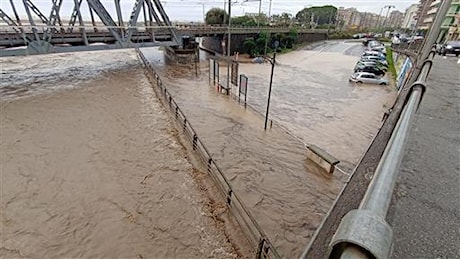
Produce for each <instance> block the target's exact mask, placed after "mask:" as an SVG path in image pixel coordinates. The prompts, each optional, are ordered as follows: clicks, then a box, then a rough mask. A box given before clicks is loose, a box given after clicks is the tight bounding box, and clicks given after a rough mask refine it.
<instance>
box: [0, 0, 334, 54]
mask: <svg viewBox="0 0 460 260" xmlns="http://www.w3.org/2000/svg"><path fill="white" fill-rule="evenodd" d="M37 1H38V0H35V2H37ZM49 1H50V2H51V8H50V10H40V8H38V7H37V6H36V5H35V4H34V3H33V1H32V0H9V3H10V9H9V10H8V12H5V11H4V10H2V9H1V8H0V18H1V21H0V56H12V55H27V54H44V53H56V52H69V51H88V50H103V49H114V48H136V47H151V46H179V45H181V36H183V35H189V36H223V35H224V34H226V33H227V32H228V27H226V26H223V27H220V26H203V25H182V26H175V25H173V24H172V23H171V21H170V20H169V17H168V15H167V14H166V12H165V10H164V8H163V6H162V4H161V2H160V0H136V1H134V4H133V6H132V7H131V9H130V10H132V11H131V14H130V16H129V20H126V19H124V17H123V12H122V6H121V4H120V0H113V4H112V3H111V1H110V2H109V1H107V0H106V1H102V2H101V0H66V1H65V3H64V0H49ZM69 3H70V4H71V5H73V8H72V12H71V13H66V12H65V11H64V9H66V10H69V8H62V6H63V4H69ZM7 5H8V4H7V3H5V5H4V7H5V8H6V7H7ZM19 8H21V10H24V11H25V13H26V14H27V19H25V20H24V19H20V16H19V14H18V9H19ZM123 8H124V9H126V3H123ZM42 9H43V8H42ZM110 10H112V13H111V12H110ZM45 13H46V14H48V15H45ZM69 17H70V18H69ZM63 18H65V19H63ZM262 30H265V31H270V32H271V33H287V32H289V30H290V28H287V27H267V28H264V27H232V28H231V33H232V35H235V34H247V35H250V34H256V33H259V32H260V31H262ZM299 33H312V34H316V33H320V34H325V33H326V30H321V29H320V30H311V29H300V30H299Z"/></svg>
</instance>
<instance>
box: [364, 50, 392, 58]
mask: <svg viewBox="0 0 460 260" xmlns="http://www.w3.org/2000/svg"><path fill="white" fill-rule="evenodd" d="M365 56H375V57H379V58H381V59H386V55H385V54H383V53H381V52H379V51H365V52H363V55H361V57H365Z"/></svg>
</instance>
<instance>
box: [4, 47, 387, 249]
mask: <svg viewBox="0 0 460 260" xmlns="http://www.w3.org/2000/svg"><path fill="white" fill-rule="evenodd" d="M350 48H356V45H352V44H349V45H347V44H344V43H338V44H335V45H331V46H329V47H328V46H326V47H324V48H321V50H319V51H318V50H316V51H309V50H299V51H296V52H292V53H289V54H284V55H279V56H278V58H277V61H278V63H277V65H276V67H275V77H274V82H273V92H272V99H271V102H272V103H271V109H270V119H272V120H274V121H275V122H276V123H275V124H273V127H272V128H269V129H268V130H267V131H264V129H263V125H264V118H263V114H264V113H265V106H266V100H267V91H268V80H269V76H270V74H269V73H270V65H269V64H262V65H256V64H241V66H240V71H239V72H240V73H243V74H246V75H247V76H248V77H249V86H248V104H249V105H250V107H251V108H246V109H245V108H244V106H242V105H241V104H239V103H238V102H237V101H236V100H235V99H234V97H229V96H225V95H222V94H220V93H218V92H217V91H216V89H215V88H214V87H213V86H211V85H209V83H208V71H207V64H208V63H207V61H202V62H201V64H200V65H199V66H198V70H195V67H194V66H193V65H173V64H169V63H168V62H167V61H166V60H165V59H164V57H163V53H162V52H161V51H160V50H158V49H157V48H149V49H143V52H144V54H145V55H146V56H147V58H148V59H149V60H150V61H151V62H152V63H153V64H154V65H155V67H156V69H157V71H158V73H159V74H160V75H161V77H162V78H163V82H164V83H165V85H166V87H167V88H168V90H169V91H170V92H171V93H172V95H173V97H174V99H175V100H176V101H177V103H178V105H179V106H180V107H181V109H182V111H184V113H185V115H186V116H187V118H188V120H189V122H191V124H192V126H193V127H194V129H195V130H196V132H197V134H198V137H199V138H200V139H201V140H202V142H203V143H204V144H205V145H206V146H207V148H208V149H209V151H210V153H211V155H212V156H213V158H214V159H215V161H216V162H217V164H218V165H219V167H220V168H221V169H222V170H223V172H224V174H225V175H226V177H227V178H228V179H229V180H230V182H231V184H232V186H233V187H234V190H235V192H236V194H237V195H239V196H240V197H241V198H242V200H243V203H245V205H246V206H247V207H248V209H249V210H250V212H251V213H252V214H253V215H254V216H255V219H256V220H257V222H258V223H259V224H260V226H261V228H262V229H263V230H264V232H266V233H267V235H268V237H269V239H270V241H271V242H272V243H273V244H274V245H275V247H276V248H277V250H278V252H279V253H280V254H281V256H282V257H286V258H296V257H298V256H299V255H300V254H301V252H302V251H303V250H304V249H305V247H306V245H307V244H308V242H309V240H310V238H311V237H312V236H313V234H314V232H315V230H316V229H317V228H318V226H319V225H320V222H321V220H322V218H323V217H324V216H325V214H326V212H327V211H328V210H329V208H330V206H331V205H332V203H333V201H334V199H335V197H336V196H337V194H338V192H339V191H340V189H341V187H342V186H343V184H344V182H345V181H346V179H347V177H348V173H350V172H351V170H352V169H353V167H354V166H355V165H356V163H357V162H358V160H359V158H360V156H361V155H362V153H363V152H364V151H365V149H366V147H367V145H368V144H369V142H370V140H371V139H372V138H373V136H374V135H375V133H377V130H378V128H379V127H380V119H381V116H382V114H383V112H384V111H385V110H386V108H387V107H388V106H390V105H391V102H392V101H393V100H394V98H395V96H396V92H395V91H394V90H393V89H392V88H391V87H380V86H360V87H357V86H353V85H350V84H349V83H348V81H347V80H348V76H349V75H350V73H351V70H352V67H353V65H354V63H355V62H356V60H357V57H355V56H352V55H346V54H344V53H347V52H349V50H351V49H350ZM348 54H349V53H348ZM45 57H46V59H40V56H31V57H13V58H2V60H1V65H2V69H1V75H2V82H0V109H1V118H0V119H1V125H0V137H1V142H0V145H1V146H0V156H1V157H0V161H1V185H2V186H1V193H2V194H1V195H2V201H1V212H0V216H1V228H2V229H1V243H2V244H1V246H0V255H1V256H6V257H27V258H42V257H49V258H72V257H86V258H92V257H95V258H96V257H97V258H99V257H106V258H118V257H123V258H135V257H149V258H190V257H194V258H195V257H199V258H207V257H213V258H234V257H252V256H251V255H245V254H244V253H242V251H241V250H239V246H240V245H238V242H240V243H241V242H242V241H244V240H243V239H242V238H241V240H239V241H235V239H229V236H228V235H227V234H228V230H226V228H225V227H224V226H223V225H222V223H221V220H220V219H219V218H216V214H219V213H216V211H219V210H216V209H215V206H216V205H215V203H213V202H214V200H215V199H216V198H217V197H218V195H217V194H214V193H212V192H210V191H208V192H204V190H206V189H203V188H202V186H201V183H200V182H199V180H197V179H196V176H197V175H201V174H197V171H199V170H198V169H196V168H195V167H194V165H193V164H192V163H191V161H190V160H189V159H188V157H187V156H188V155H187V152H186V151H185V150H184V149H185V148H184V146H182V145H181V143H180V142H179V139H178V138H177V134H178V132H177V131H176V130H175V129H174V127H173V125H172V124H171V121H170V120H172V119H170V117H169V116H168V114H167V113H166V111H165V109H164V108H163V107H162V106H161V103H160V102H159V101H158V99H157V98H156V96H155V95H154V94H153V91H152V89H151V86H150V84H149V83H148V82H147V80H146V77H145V75H144V74H143V70H142V68H141V67H140V62H139V60H138V59H137V57H136V54H135V52H134V50H119V51H109V52H90V53H85V52H82V53H68V54H59V55H47V56H45ZM203 57H204V56H202V60H203ZM222 65H223V64H222ZM226 71H227V70H226V68H225V67H224V66H222V67H221V74H222V81H224V82H223V84H224V85H225V84H226V78H225V77H226ZM196 72H198V73H196ZM234 93H235V92H234ZM280 126H281V127H280ZM307 144H315V145H318V146H320V147H321V148H323V149H325V150H326V151H328V152H329V153H331V154H332V155H333V156H335V157H337V158H338V159H339V160H340V161H341V163H340V164H339V167H340V168H341V171H336V173H334V175H328V174H325V173H324V172H322V171H321V170H319V169H318V168H317V167H315V165H313V164H312V163H311V162H310V161H307V160H306V148H305V146H306V145H307ZM210 205H214V207H210ZM217 208H218V209H220V210H222V208H223V206H222V205H220V206H219V205H217ZM236 240H238V239H236ZM229 241H231V242H229Z"/></svg>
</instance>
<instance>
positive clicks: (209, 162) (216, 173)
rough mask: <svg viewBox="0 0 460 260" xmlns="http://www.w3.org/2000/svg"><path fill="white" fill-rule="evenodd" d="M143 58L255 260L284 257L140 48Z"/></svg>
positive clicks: (151, 78)
mask: <svg viewBox="0 0 460 260" xmlns="http://www.w3.org/2000/svg"><path fill="white" fill-rule="evenodd" d="M136 52H137V53H138V55H139V57H140V58H141V60H142V62H143V63H144V65H145V67H146V69H147V71H148V78H149V81H150V82H151V83H152V85H153V86H154V89H155V91H156V93H157V94H158V97H159V98H160V99H161V97H162V98H163V99H164V102H165V105H166V106H167V107H169V109H170V111H171V113H172V114H173V117H174V118H175V119H176V120H177V122H178V123H179V125H180V126H181V128H182V132H183V133H184V136H185V137H186V138H187V140H188V141H189V142H190V144H191V146H192V149H193V151H194V152H195V154H196V155H197V156H198V158H200V160H201V161H202V162H203V163H204V164H205V165H206V166H207V173H208V174H209V176H210V177H211V178H212V179H213V181H214V183H215V184H216V186H217V188H218V190H219V191H220V192H221V194H222V195H223V197H224V198H225V199H226V205H227V208H228V209H229V210H230V212H231V213H232V214H233V216H234V217H235V219H236V221H237V222H238V224H239V225H240V227H241V229H242V230H243V232H244V233H245V235H246V236H247V238H248V241H249V242H250V243H251V246H252V248H253V249H254V251H255V256H254V257H255V258H280V255H279V254H278V253H277V251H276V249H275V248H274V247H273V245H272V244H271V243H270V241H269V239H268V237H267V236H266V235H265V233H264V232H263V230H262V228H261V227H260V226H259V224H258V223H257V221H256V220H255V219H254V217H253V216H252V214H251V213H250V212H249V210H248V209H247V208H246V206H245V205H244V204H243V202H242V200H241V199H240V198H239V197H238V196H237V195H236V194H235V192H234V190H233V188H232V186H231V185H230V182H229V181H228V179H227V178H226V177H225V175H224V174H223V173H222V171H221V170H220V168H219V166H217V164H216V162H215V161H214V159H213V158H212V157H211V154H210V153H209V151H208V149H207V148H206V146H205V145H204V144H203V142H201V140H200V139H199V138H198V135H197V133H196V131H195V130H194V129H193V127H192V125H191V124H190V121H189V120H188V119H187V118H186V116H185V115H184V113H183V112H182V110H181V109H180V108H179V106H178V105H177V103H176V101H175V100H174V99H173V97H172V96H171V94H170V93H169V91H168V90H167V89H166V87H165V86H164V84H163V82H162V81H161V79H160V76H159V75H158V74H157V73H156V72H155V69H154V68H153V66H152V65H151V64H150V62H149V61H148V60H147V59H146V58H145V56H144V54H143V53H142V51H140V50H139V49H136Z"/></svg>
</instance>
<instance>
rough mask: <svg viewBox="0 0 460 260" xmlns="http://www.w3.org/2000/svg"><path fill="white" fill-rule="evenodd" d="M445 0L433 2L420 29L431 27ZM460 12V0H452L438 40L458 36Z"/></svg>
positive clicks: (441, 40)
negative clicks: (459, 16)
mask: <svg viewBox="0 0 460 260" xmlns="http://www.w3.org/2000/svg"><path fill="white" fill-rule="evenodd" d="M442 2H443V0H434V1H432V2H431V4H430V7H429V8H428V9H429V10H428V11H427V12H426V17H425V19H424V20H423V24H422V26H420V27H419V28H420V29H429V28H430V27H431V25H432V24H433V22H434V19H435V17H436V15H437V13H438V12H439V8H440V7H441V4H442ZM459 13H460V0H452V2H451V4H450V7H449V9H448V11H447V13H446V16H445V17H444V19H443V21H442V24H441V30H440V33H439V37H438V39H437V41H438V42H443V41H445V40H451V39H456V38H458V34H459V29H458V27H459V24H458V15H459Z"/></svg>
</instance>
